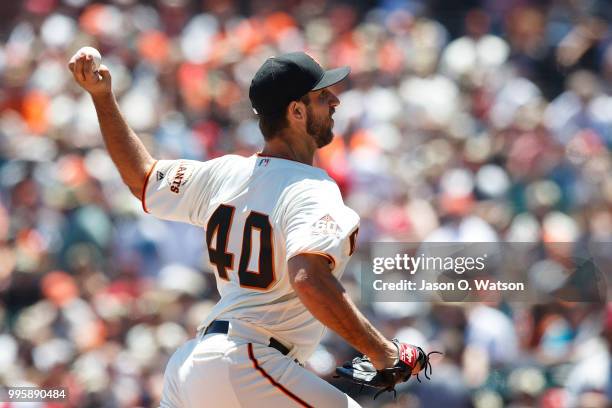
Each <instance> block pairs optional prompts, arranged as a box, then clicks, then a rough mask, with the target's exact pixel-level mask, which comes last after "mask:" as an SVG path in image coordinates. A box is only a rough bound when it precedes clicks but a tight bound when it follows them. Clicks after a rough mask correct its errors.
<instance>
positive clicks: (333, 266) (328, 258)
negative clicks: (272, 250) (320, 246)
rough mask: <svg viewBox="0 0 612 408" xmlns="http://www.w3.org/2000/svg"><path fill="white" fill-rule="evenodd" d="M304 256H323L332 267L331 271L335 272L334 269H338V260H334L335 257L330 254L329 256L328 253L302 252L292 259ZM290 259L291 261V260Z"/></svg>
mask: <svg viewBox="0 0 612 408" xmlns="http://www.w3.org/2000/svg"><path fill="white" fill-rule="evenodd" d="M302 254H310V255H319V256H322V257H323V258H325V259H327V262H329V263H330V265H331V270H332V271H333V270H334V269H336V260H335V259H334V257H333V256H331V255H330V254H328V253H327V252H320V251H302V252H298V253H297V254H295V255H293V256H292V257H291V258H293V257H296V256H298V255H302ZM291 258H289V259H291Z"/></svg>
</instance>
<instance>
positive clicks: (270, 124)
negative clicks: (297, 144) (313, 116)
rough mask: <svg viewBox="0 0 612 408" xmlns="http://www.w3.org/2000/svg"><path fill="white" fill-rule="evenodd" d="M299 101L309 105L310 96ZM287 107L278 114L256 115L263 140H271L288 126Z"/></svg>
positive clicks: (305, 96) (306, 95)
mask: <svg viewBox="0 0 612 408" xmlns="http://www.w3.org/2000/svg"><path fill="white" fill-rule="evenodd" d="M299 101H300V102H302V103H304V104H305V105H306V106H308V105H309V104H310V96H309V95H308V94H305V95H304V96H302V97H301V98H300V99H299ZM287 106H289V104H287ZM287 106H285V109H283V110H281V111H279V112H275V113H267V114H263V113H261V114H259V115H258V116H259V130H261V133H262V134H263V137H264V140H266V141H268V140H271V139H273V138H274V136H276V134H277V133H278V132H280V131H281V130H283V129H285V128H286V127H287V126H289V121H288V120H287Z"/></svg>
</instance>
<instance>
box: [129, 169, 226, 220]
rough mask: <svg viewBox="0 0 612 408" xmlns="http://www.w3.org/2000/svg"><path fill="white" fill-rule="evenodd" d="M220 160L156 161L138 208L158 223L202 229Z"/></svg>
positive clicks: (148, 176)
mask: <svg viewBox="0 0 612 408" xmlns="http://www.w3.org/2000/svg"><path fill="white" fill-rule="evenodd" d="M221 159H222V158H217V159H213V160H208V161H205V162H199V161H194V160H159V161H157V162H156V163H155V164H154V165H153V167H152V168H151V170H150V171H149V174H148V175H147V179H146V180H145V185H144V188H143V192H142V198H141V200H142V208H143V209H144V211H145V212H147V213H149V214H152V215H154V216H156V217H158V218H161V219H165V220H171V221H182V222H187V223H190V224H195V225H202V223H203V222H204V221H203V218H204V214H205V211H206V208H207V207H208V202H209V200H210V196H211V190H212V187H213V185H214V183H215V179H216V178H217V177H216V174H215V173H216V169H217V168H218V166H219V163H220V160H221Z"/></svg>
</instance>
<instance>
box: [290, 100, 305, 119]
mask: <svg viewBox="0 0 612 408" xmlns="http://www.w3.org/2000/svg"><path fill="white" fill-rule="evenodd" d="M287 113H288V114H289V117H290V118H292V119H294V120H296V121H303V120H306V106H305V105H304V103H302V102H300V101H292V102H290V103H289V106H288V107H287Z"/></svg>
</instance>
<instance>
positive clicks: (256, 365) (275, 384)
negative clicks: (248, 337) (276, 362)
mask: <svg viewBox="0 0 612 408" xmlns="http://www.w3.org/2000/svg"><path fill="white" fill-rule="evenodd" d="M249 359H251V362H252V363H253V368H255V370H257V371H259V372H260V373H261V375H263V376H264V378H265V379H267V380H268V381H269V382H270V384H272V386H273V387H275V388H278V389H279V390H280V391H281V392H282V393H283V394H285V395H286V396H288V397H289V398H291V399H292V400H293V401H295V402H297V403H298V404H300V405H301V406H302V407H306V408H314V407H313V406H312V405H309V404H308V403H307V402H306V401H304V400H303V399H301V398H300V397H298V396H297V395H295V394H294V393H292V392H291V391H289V390H288V389H287V388H285V387H284V386H283V385H282V384H280V383H278V382H277V381H276V380H274V378H272V377H271V376H270V374H268V373H267V372H266V370H264V369H263V368H261V366H260V365H259V362H258V361H257V359H256V358H255V355H254V354H253V343H249Z"/></svg>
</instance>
